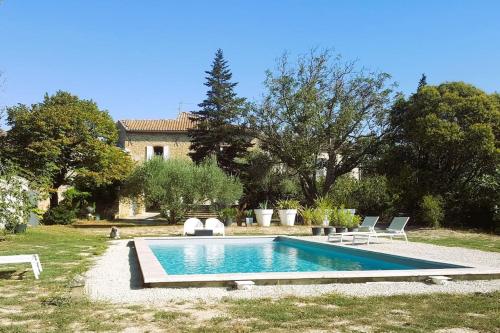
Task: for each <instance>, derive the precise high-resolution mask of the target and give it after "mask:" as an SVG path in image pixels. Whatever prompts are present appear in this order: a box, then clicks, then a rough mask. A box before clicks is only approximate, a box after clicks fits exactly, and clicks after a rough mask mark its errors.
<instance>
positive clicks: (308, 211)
mask: <svg viewBox="0 0 500 333" xmlns="http://www.w3.org/2000/svg"><path fill="white" fill-rule="evenodd" d="M300 216H302V219H303V220H304V224H305V225H311V224H312V220H313V218H314V208H304V209H302V210H301V211H300Z"/></svg>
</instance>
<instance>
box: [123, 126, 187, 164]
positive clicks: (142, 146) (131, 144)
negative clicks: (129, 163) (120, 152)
mask: <svg viewBox="0 0 500 333" xmlns="http://www.w3.org/2000/svg"><path fill="white" fill-rule="evenodd" d="M121 137H122V140H123V141H122V142H120V146H122V147H123V148H125V149H126V151H128V152H129V153H130V156H131V157H132V159H133V160H134V161H138V162H142V161H145V160H146V147H147V146H153V147H154V146H160V147H165V146H168V149H169V158H189V156H188V153H189V146H190V144H191V141H190V140H189V136H188V135H187V133H125V134H124V135H123V136H121Z"/></svg>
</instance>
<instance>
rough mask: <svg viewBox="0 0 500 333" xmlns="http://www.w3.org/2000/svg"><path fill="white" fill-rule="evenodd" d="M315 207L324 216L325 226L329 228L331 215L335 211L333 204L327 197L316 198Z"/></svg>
mask: <svg viewBox="0 0 500 333" xmlns="http://www.w3.org/2000/svg"><path fill="white" fill-rule="evenodd" d="M314 205H315V206H316V208H317V209H319V210H320V211H321V212H322V214H323V222H322V224H323V226H325V227H328V225H329V222H330V215H331V213H332V210H333V205H332V202H331V201H330V199H328V198H327V197H318V198H316V200H314Z"/></svg>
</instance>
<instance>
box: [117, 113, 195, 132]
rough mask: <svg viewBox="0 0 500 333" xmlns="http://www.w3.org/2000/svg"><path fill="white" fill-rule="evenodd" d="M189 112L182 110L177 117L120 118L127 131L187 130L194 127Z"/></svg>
mask: <svg viewBox="0 0 500 333" xmlns="http://www.w3.org/2000/svg"><path fill="white" fill-rule="evenodd" d="M189 115H190V114H189V113H188V112H181V113H180V114H179V116H177V119H150V120H147V119H145V120H136V119H134V120H120V121H119V122H120V123H121V124H122V125H123V127H124V128H125V130H126V131H127V132H186V131H187V130H188V129H190V128H193V127H194V122H193V121H192V120H191V119H189Z"/></svg>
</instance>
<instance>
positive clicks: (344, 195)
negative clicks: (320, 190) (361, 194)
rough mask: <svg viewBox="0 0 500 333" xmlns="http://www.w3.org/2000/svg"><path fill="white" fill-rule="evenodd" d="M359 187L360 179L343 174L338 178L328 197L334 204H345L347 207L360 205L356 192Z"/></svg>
mask: <svg viewBox="0 0 500 333" xmlns="http://www.w3.org/2000/svg"><path fill="white" fill-rule="evenodd" d="M358 187H359V184H358V180H356V179H355V178H353V177H351V176H350V175H343V176H341V177H339V178H338V179H337V181H336V182H335V184H333V186H332V188H331V189H330V191H329V192H328V197H329V198H330V200H331V201H332V204H333V205H334V206H340V205H345V206H347V207H353V208H354V207H355V208H357V206H358V199H357V197H356V196H355V195H354V192H355V191H356V189H357V188H358Z"/></svg>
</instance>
